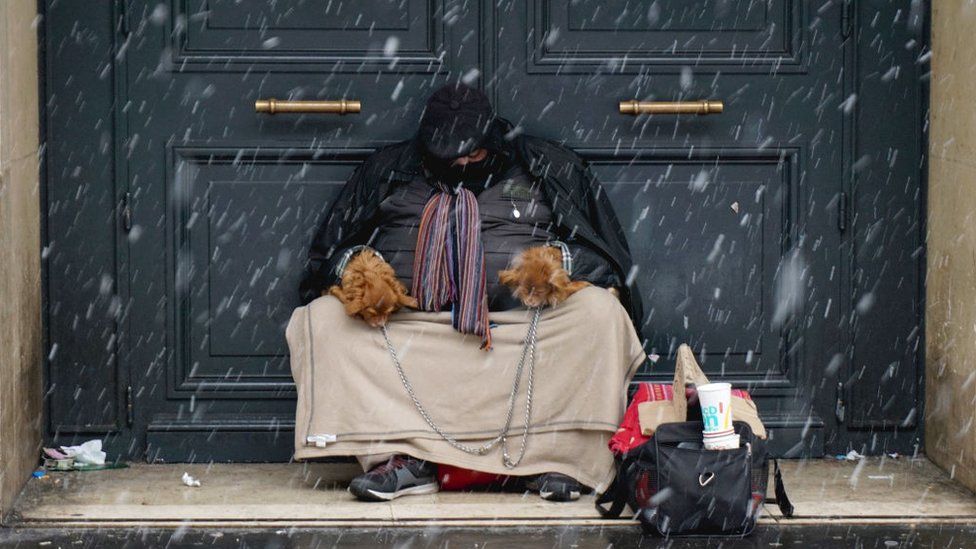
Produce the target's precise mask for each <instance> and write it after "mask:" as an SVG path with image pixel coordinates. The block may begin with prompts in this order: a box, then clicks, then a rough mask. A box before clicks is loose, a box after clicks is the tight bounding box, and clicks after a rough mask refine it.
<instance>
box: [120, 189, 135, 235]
mask: <svg viewBox="0 0 976 549" xmlns="http://www.w3.org/2000/svg"><path fill="white" fill-rule="evenodd" d="M131 200H132V199H131V196H130V195H129V193H128V191H126V193H125V194H124V195H122V204H121V207H120V208H119V221H120V222H121V223H122V230H124V231H125V232H129V231H131V230H132V205H131V204H130V202H131Z"/></svg>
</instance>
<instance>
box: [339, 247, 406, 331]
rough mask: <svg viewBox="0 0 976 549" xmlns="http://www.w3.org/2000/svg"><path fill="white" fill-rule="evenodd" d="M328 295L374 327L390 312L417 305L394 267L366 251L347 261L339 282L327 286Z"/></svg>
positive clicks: (348, 313) (388, 316) (349, 312)
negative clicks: (398, 277) (335, 284)
mask: <svg viewBox="0 0 976 549" xmlns="http://www.w3.org/2000/svg"><path fill="white" fill-rule="evenodd" d="M329 294H331V295H334V296H335V297H337V298H338V299H339V301H341V302H342V305H343V306H344V307H345V309H346V314H347V315H349V316H358V317H360V318H362V319H363V320H365V321H366V323H367V324H369V325H370V326H372V327H374V328H379V327H380V326H383V325H384V324H386V321H387V320H388V319H389V318H390V315H391V314H393V313H395V312H396V311H398V310H399V309H401V308H402V307H411V308H414V309H416V308H417V307H418V304H417V300H416V299H414V298H412V297H410V296H409V295H407V289H406V287H404V285H403V283H402V282H400V281H399V280H398V279H397V277H396V273H395V272H394V271H393V267H391V266H390V264H389V263H387V262H386V261H383V260H382V259H380V257H379V256H377V255H376V254H374V253H372V252H368V251H366V252H360V253H359V254H358V255H356V256H355V257H353V258H352V260H350V261H349V264H348V265H346V269H345V270H344V271H343V272H342V285H341V286H332V287H331V288H329Z"/></svg>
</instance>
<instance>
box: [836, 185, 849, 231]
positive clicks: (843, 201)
mask: <svg viewBox="0 0 976 549" xmlns="http://www.w3.org/2000/svg"><path fill="white" fill-rule="evenodd" d="M848 202H849V200H848V197H847V193H840V196H839V197H837V229H839V230H840V232H844V231H846V230H847V217H848V215H849V214H848V209H849V206H848Z"/></svg>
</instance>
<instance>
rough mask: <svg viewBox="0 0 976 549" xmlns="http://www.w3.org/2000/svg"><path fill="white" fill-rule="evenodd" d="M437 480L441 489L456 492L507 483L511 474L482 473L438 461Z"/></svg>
mask: <svg viewBox="0 0 976 549" xmlns="http://www.w3.org/2000/svg"><path fill="white" fill-rule="evenodd" d="M437 480H438V481H439V482H440V485H441V490H444V491H446V492H456V491H461V490H470V489H472V488H485V487H488V486H498V485H501V484H505V483H506V482H508V480H509V476H508V475H497V474H495V473H482V472H481V471H472V470H471V469H465V468H463V467H455V466H453V465H444V464H441V463H438V464H437Z"/></svg>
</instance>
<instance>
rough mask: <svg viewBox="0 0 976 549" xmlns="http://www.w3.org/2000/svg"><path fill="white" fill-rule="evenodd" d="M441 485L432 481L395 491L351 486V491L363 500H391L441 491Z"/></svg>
mask: <svg viewBox="0 0 976 549" xmlns="http://www.w3.org/2000/svg"><path fill="white" fill-rule="evenodd" d="M440 489H441V487H440V485H438V484H437V482H431V483H429V484H420V485H418V486H411V487H409V488H403V489H402V490H397V491H395V492H380V491H377V490H369V489H365V490H360V489H356V488H354V487H353V486H350V487H349V492H351V493H352V495H354V496H356V497H357V498H359V499H361V500H363V501H391V500H394V499H396V498H398V497H400V496H420V495H423V494H435V493H437V492H438V491H440Z"/></svg>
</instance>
